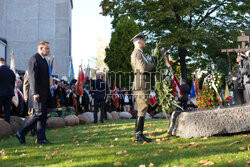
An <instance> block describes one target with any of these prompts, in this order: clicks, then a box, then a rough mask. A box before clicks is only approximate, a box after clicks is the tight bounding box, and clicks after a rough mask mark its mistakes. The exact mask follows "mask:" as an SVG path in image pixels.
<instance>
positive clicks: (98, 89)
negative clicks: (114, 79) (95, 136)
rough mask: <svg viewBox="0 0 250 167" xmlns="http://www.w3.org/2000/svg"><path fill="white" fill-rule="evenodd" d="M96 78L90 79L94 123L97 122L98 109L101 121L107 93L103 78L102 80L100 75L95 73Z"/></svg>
mask: <svg viewBox="0 0 250 167" xmlns="http://www.w3.org/2000/svg"><path fill="white" fill-rule="evenodd" d="M96 78H97V80H92V81H91V87H92V93H94V123H97V121H98V117H97V113H98V109H99V108H100V109H101V118H100V121H101V123H103V122H104V121H103V119H104V116H105V110H104V105H105V100H106V94H107V93H108V85H107V84H106V82H105V81H104V80H102V75H101V74H97V76H96Z"/></svg>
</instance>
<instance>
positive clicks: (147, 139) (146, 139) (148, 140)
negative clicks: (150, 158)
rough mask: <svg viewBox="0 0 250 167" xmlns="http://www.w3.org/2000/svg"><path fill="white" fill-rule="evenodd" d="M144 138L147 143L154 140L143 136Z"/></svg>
mask: <svg viewBox="0 0 250 167" xmlns="http://www.w3.org/2000/svg"><path fill="white" fill-rule="evenodd" d="M142 137H143V138H144V140H145V141H146V142H147V143H150V142H152V139H150V138H147V137H146V136H145V135H142Z"/></svg>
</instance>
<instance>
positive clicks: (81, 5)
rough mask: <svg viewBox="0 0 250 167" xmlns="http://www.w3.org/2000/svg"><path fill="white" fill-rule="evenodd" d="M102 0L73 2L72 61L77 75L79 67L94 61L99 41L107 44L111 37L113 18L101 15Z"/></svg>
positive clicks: (78, 0)
mask: <svg viewBox="0 0 250 167" xmlns="http://www.w3.org/2000/svg"><path fill="white" fill-rule="evenodd" d="M100 2H101V0H89V1H87V0H73V11H72V59H73V66H74V69H75V73H76V72H77V71H78V67H79V65H80V64H81V62H82V64H83V66H84V65H85V66H87V64H88V60H89V59H90V60H92V61H93V60H94V59H93V58H91V57H94V58H95V57H96V54H97V48H98V42H97V41H98V39H102V40H104V41H106V42H107V44H108V43H109V41H110V37H111V27H112V26H111V24H110V22H111V18H110V17H109V16H106V17H104V16H102V15H100V14H99V13H100V12H101V8H100V7H99V4H100Z"/></svg>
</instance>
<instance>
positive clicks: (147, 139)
mask: <svg viewBox="0 0 250 167" xmlns="http://www.w3.org/2000/svg"><path fill="white" fill-rule="evenodd" d="M144 122H145V117H143V125H142V136H143V138H144V140H145V141H146V142H148V143H150V142H152V139H150V138H147V137H146V136H145V135H144V134H143V129H144Z"/></svg>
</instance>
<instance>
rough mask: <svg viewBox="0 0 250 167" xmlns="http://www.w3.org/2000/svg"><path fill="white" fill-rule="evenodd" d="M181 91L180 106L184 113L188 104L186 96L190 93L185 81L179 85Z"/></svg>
mask: <svg viewBox="0 0 250 167" xmlns="http://www.w3.org/2000/svg"><path fill="white" fill-rule="evenodd" d="M181 90H182V97H181V106H182V108H183V110H184V111H186V110H187V102H188V94H189V92H190V88H189V86H188V84H187V83H186V80H185V79H183V80H182V84H181Z"/></svg>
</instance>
